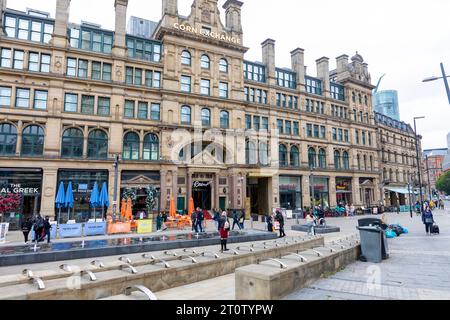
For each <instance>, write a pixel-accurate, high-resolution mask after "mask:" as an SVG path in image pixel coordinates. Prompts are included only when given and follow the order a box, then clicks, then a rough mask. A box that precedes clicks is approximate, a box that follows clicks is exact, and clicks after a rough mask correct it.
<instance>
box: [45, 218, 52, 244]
mask: <svg viewBox="0 0 450 320" xmlns="http://www.w3.org/2000/svg"><path fill="white" fill-rule="evenodd" d="M50 230H52V225H51V224H50V218H49V217H48V216H47V217H45V220H44V233H45V235H46V236H47V243H50Z"/></svg>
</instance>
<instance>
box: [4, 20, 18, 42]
mask: <svg viewBox="0 0 450 320" xmlns="http://www.w3.org/2000/svg"><path fill="white" fill-rule="evenodd" d="M16 21H17V19H16V18H15V17H8V16H6V17H5V31H6V35H7V36H8V37H10V38H16V31H17V24H16Z"/></svg>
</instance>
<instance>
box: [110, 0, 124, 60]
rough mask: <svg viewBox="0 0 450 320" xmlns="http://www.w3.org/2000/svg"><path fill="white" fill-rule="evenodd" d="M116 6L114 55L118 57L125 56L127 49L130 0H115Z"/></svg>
mask: <svg viewBox="0 0 450 320" xmlns="http://www.w3.org/2000/svg"><path fill="white" fill-rule="evenodd" d="M114 7H115V12H116V20H115V34H114V46H113V55H115V56H117V57H125V56H126V49H127V47H126V42H125V37H126V33H127V29H126V28H127V27H126V25H127V7H128V0H115V2H114Z"/></svg>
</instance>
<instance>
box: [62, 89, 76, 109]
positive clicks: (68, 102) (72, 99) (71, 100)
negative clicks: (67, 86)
mask: <svg viewBox="0 0 450 320" xmlns="http://www.w3.org/2000/svg"><path fill="white" fill-rule="evenodd" d="M77 109H78V95H77V94H71V93H66V96H65V101H64V111H66V112H77Z"/></svg>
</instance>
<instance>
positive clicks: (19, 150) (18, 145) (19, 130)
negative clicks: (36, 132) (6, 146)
mask: <svg viewBox="0 0 450 320" xmlns="http://www.w3.org/2000/svg"><path fill="white" fill-rule="evenodd" d="M22 131H23V121H22V120H20V121H19V122H18V124H17V143H16V156H17V157H20V154H21V153H22V139H23V136H22Z"/></svg>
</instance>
